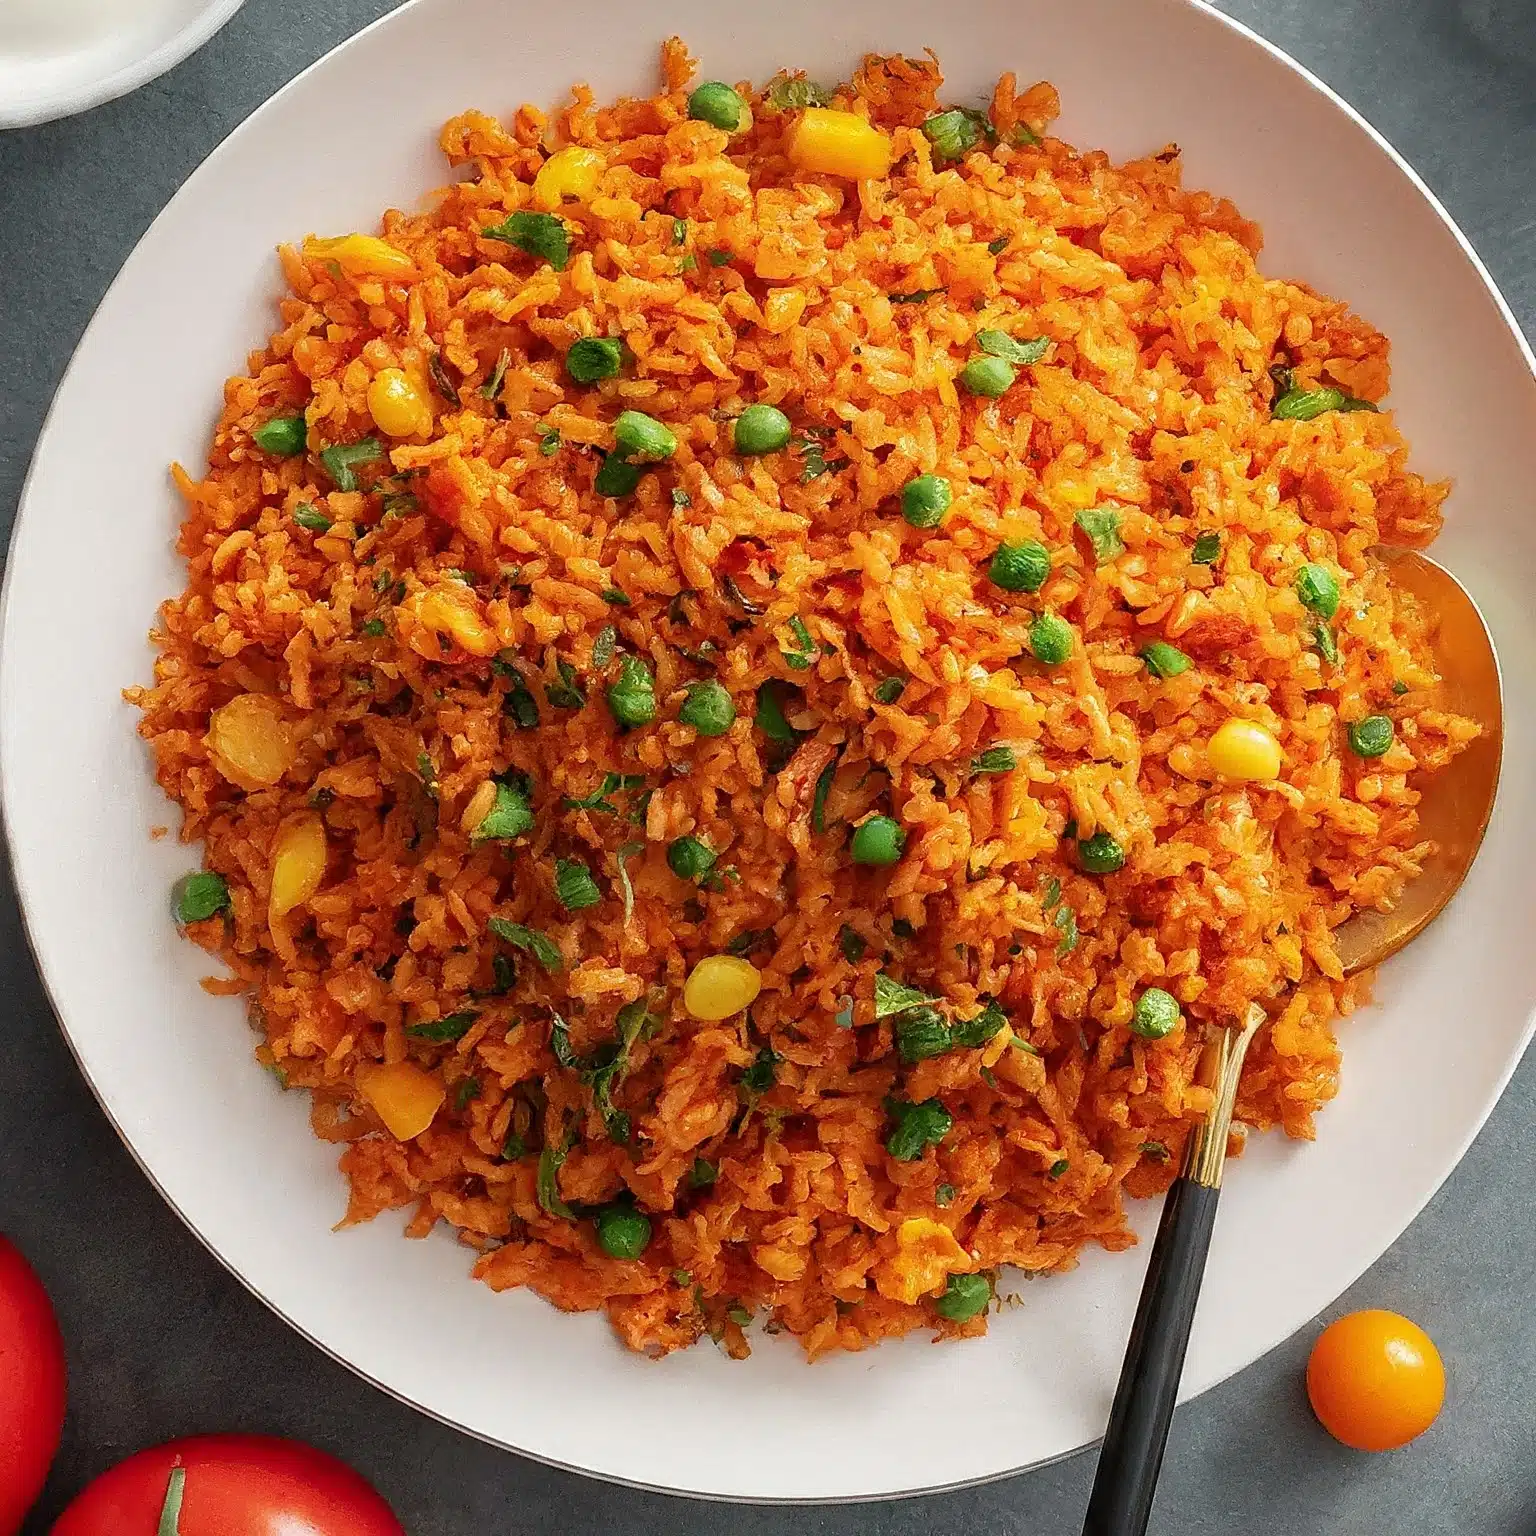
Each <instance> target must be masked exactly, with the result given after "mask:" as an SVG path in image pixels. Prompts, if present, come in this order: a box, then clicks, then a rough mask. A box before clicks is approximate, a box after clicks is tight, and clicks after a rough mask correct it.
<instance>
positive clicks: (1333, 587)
mask: <svg viewBox="0 0 1536 1536" xmlns="http://www.w3.org/2000/svg"><path fill="white" fill-rule="evenodd" d="M1296 595H1297V596H1298V597H1299V598H1300V599H1301V600H1302V602H1303V603H1304V604H1306V606H1307V607H1308V608H1310V609H1311V610H1312V612H1313V613H1315V614H1316V615H1317V616H1318V617H1319V618H1321V619H1331V618H1332V617H1333V616H1334V614H1336V613H1337V612H1338V611H1339V584H1338V582H1337V581H1336V580H1335V579H1334V575H1333V572H1332V571H1330V570H1329V569H1328V567H1327V566H1326V565H1304V566H1302V568H1301V570H1300V572H1299V573H1298V574H1297V577H1296Z"/></svg>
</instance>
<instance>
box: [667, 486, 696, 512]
mask: <svg viewBox="0 0 1536 1536" xmlns="http://www.w3.org/2000/svg"><path fill="white" fill-rule="evenodd" d="M672 505H673V506H674V507H677V508H678V509H679V510H681V509H682V508H684V507H691V506H692V505H693V497H692V496H690V495H689V494H688V492H687V491H685V490H684V489H683V488H682V486H680V485H674V486H673V487H672Z"/></svg>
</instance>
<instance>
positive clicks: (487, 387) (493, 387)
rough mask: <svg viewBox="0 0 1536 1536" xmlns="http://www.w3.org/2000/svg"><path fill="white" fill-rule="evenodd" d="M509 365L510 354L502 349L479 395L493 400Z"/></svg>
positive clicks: (498, 391)
mask: <svg viewBox="0 0 1536 1536" xmlns="http://www.w3.org/2000/svg"><path fill="white" fill-rule="evenodd" d="M511 363H512V353H511V352H510V351H509V350H508V349H507V348H506V347H503V348H502V349H501V352H500V354H499V355H498V356H497V358H496V362H495V364H494V365H493V367H492V368H491V371H490V373H489V374H488V375H487V376H486V380H485V383H484V384H482V385H481V386H480V393H481V394H482V395H484V396H485V398H486V399H487V400H494V399H495V398H496V397H497V396H498V395H499V394H500V393H501V386H502V384H503V383H504V382H505V381H506V377H507V369H508V368H509V367H510V366H511ZM557 435H558V434H557ZM541 451H542V449H541Z"/></svg>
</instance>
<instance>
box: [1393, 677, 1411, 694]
mask: <svg viewBox="0 0 1536 1536" xmlns="http://www.w3.org/2000/svg"><path fill="white" fill-rule="evenodd" d="M1392 692H1393V693H1395V694H1397V695H1398V696H1399V697H1401V696H1402V695H1403V694H1405V693H1407V692H1408V684H1407V683H1405V682H1404V681H1403V680H1402V678H1398V679H1397V680H1396V681H1395V682H1394V683H1393V684H1392Z"/></svg>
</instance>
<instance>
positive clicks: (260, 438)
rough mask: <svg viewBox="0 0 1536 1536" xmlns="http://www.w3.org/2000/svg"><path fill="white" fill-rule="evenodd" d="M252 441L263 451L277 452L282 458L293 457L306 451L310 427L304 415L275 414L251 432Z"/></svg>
mask: <svg viewBox="0 0 1536 1536" xmlns="http://www.w3.org/2000/svg"><path fill="white" fill-rule="evenodd" d="M251 438H252V441H254V442H255V444H256V446H257V447H258V448H260V449H261V451H262V452H263V453H275V454H276V455H277V456H278V458H280V459H291V458H293V457H294V456H295V455H297V454H300V453H303V452H304V446H305V444H306V443H307V442H308V440H309V428H308V426H306V425H305V422H304V417H303V416H302V415H299V416H274V417H273V418H272V419H271V421H264V422H263V423H262V424H261V425H260V426H259V427H257V428H256V430H255V431H254V432H252V433H251Z"/></svg>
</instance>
